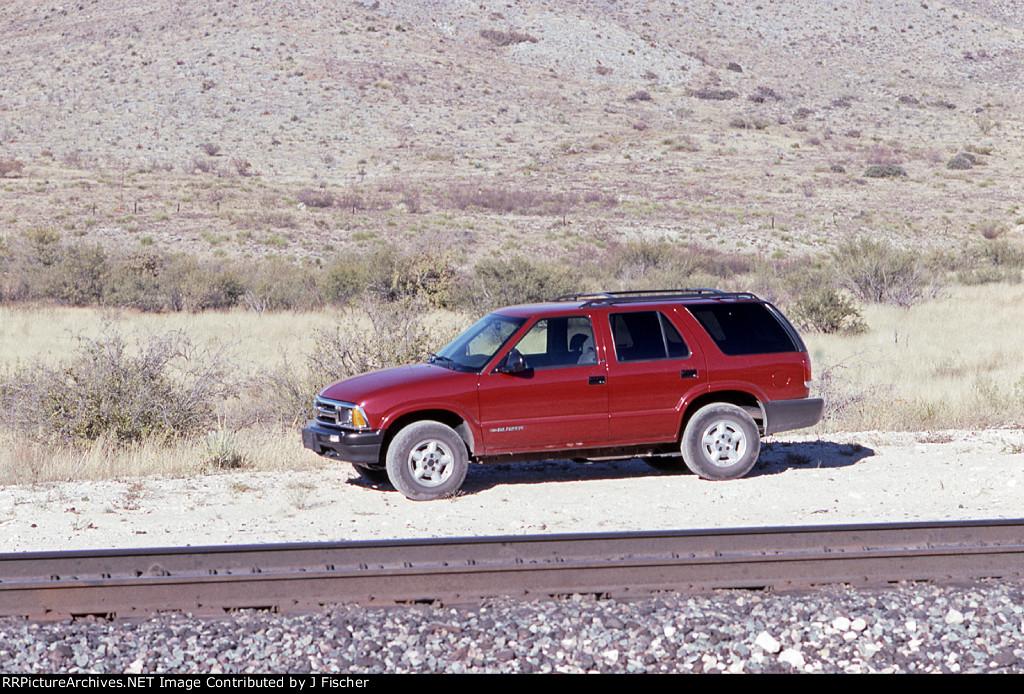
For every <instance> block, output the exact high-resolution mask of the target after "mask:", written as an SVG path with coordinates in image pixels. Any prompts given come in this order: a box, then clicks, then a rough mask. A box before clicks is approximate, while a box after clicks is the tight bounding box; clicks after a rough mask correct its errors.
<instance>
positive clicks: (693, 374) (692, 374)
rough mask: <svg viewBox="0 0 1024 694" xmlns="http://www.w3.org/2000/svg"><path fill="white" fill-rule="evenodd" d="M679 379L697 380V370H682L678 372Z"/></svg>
mask: <svg viewBox="0 0 1024 694" xmlns="http://www.w3.org/2000/svg"><path fill="white" fill-rule="evenodd" d="M679 378H697V369H683V370H682V371H680V372H679Z"/></svg>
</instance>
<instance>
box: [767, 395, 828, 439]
mask: <svg viewBox="0 0 1024 694" xmlns="http://www.w3.org/2000/svg"><path fill="white" fill-rule="evenodd" d="M824 409H825V401H824V400H822V399H821V398H799V399H797V400H773V401H770V402H766V403H764V416H765V420H766V421H765V427H764V435H765V436H767V435H768V434H777V433H779V432H780V431H792V430H793V429H803V428H804V427H810V426H814V425H815V424H817V423H818V422H820V421H821V413H822V411H824Z"/></svg>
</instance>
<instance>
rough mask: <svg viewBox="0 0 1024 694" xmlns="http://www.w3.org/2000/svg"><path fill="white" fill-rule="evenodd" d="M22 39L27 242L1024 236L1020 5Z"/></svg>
mask: <svg viewBox="0 0 1024 694" xmlns="http://www.w3.org/2000/svg"><path fill="white" fill-rule="evenodd" d="M0 36H2V41H0V63H2V67H0V163H2V168H3V174H4V178H3V179H0V231H2V232H3V233H5V234H16V233H18V232H23V231H25V230H28V229H33V228H40V227H53V228H57V229H61V230H63V232H64V233H65V234H68V235H73V236H76V237H84V238H85V239H87V240H99V241H102V242H103V243H104V244H113V245H118V246H121V247H128V248H133V247H135V246H138V245H139V244H140V243H141V244H146V245H155V246H157V247H160V248H164V249H191V250H198V251H213V252H216V253H218V254H226V255H228V256H252V255H267V254H280V255H284V256H290V257H319V256H322V255H324V254H325V250H324V249H325V248H327V249H339V248H340V249H345V248H350V247H352V245H353V244H359V243H363V242H365V241H367V240H368V239H369V240H374V241H384V242H387V243H390V242H392V241H394V240H398V241H402V242H405V241H414V240H415V239H417V238H424V237H427V238H430V239H433V240H440V242H443V243H456V244H458V245H459V246H460V247H461V248H463V249H464V250H465V252H466V253H468V254H469V255H468V258H469V259H471V258H473V257H479V256H481V255H484V254H486V253H489V252H494V251H498V250H500V249H509V248H511V249H517V250H523V251H530V250H534V251H536V250H540V249H544V250H545V252H548V249H550V248H551V247H553V246H554V247H556V248H558V249H563V248H564V249H567V250H568V251H574V250H575V251H577V252H580V249H585V248H586V247H587V246H586V243H587V242H588V241H591V242H594V243H604V242H608V241H614V240H619V239H624V238H635V237H638V236H647V237H655V238H661V237H663V238H667V239H669V240H673V241H676V240H679V241H688V240H689V241H700V242H703V243H711V244H717V245H720V246H721V248H722V249H723V250H730V249H742V250H743V251H746V252H753V253H761V254H772V253H774V254H777V255H782V254H788V255H793V254H802V253H807V252H814V251H818V250H821V249H822V248H825V247H827V246H828V245H829V243H830V242H832V241H835V240H837V239H841V238H845V237H848V236H851V235H857V234H871V235H873V236H883V237H885V238H889V239H892V240H894V241H896V242H898V243H901V244H903V245H909V246H920V245H925V246H929V247H941V246H944V245H947V244H950V243H956V242H958V241H960V240H962V239H963V238H965V237H968V236H972V235H976V234H977V232H978V230H979V229H981V228H992V227H993V226H995V227H997V228H999V229H1000V230H1001V233H1002V232H1009V233H1013V234H1020V233H1021V223H1024V217H1022V215H1021V214H1020V213H1019V212H1018V207H1017V206H1018V204H1019V200H1020V198H1021V193H1022V186H1024V184H1022V182H1021V179H1020V177H1019V175H1018V173H1019V171H1020V170H1021V168H1022V164H1024V161H1022V155H1024V147H1022V136H1024V130H1022V127H1024V123H1022V116H1021V114H1022V113H1024V111H1022V108H1021V106H1022V90H1024V81H1022V80H1021V79H1020V75H1021V74H1022V67H1024V7H1022V6H1021V5H1019V4H1017V3H1012V2H999V1H997V0H990V1H970V0H946V1H943V2H931V1H928V2H921V1H918V0H915V1H912V2H911V1H903V0H899V1H895V2H888V3H844V2H833V1H831V0H822V1H820V2H813V3H807V2H802V1H800V0H764V1H763V2H760V3H753V2H721V1H714V2H712V1H709V0H695V1H692V2H691V1H688V2H665V1H663V0H653V1H645V2H639V1H622V2H613V1H611V0H607V1H602V2H595V1H582V0H580V1H573V0H564V1H561V2H553V1H549V2H544V1H540V0H525V1H523V2H516V3H508V2H487V1H485V2H480V1H474V2H469V1H467V0H453V1H450V2H439V1H436V0H381V1H379V2H373V3H372V4H371V3H365V2H364V3H361V2H327V1H313V0H288V1H287V2H286V1H284V0H265V1H261V2H246V3H232V2H221V1H210V2H207V1H204V2H198V1H193V0H184V1H182V0H175V1H173V2H172V1H171V0H154V1H152V2H147V3H133V2H127V1H126V0H81V1H79V2H76V3H65V4H61V5H53V4H49V3H48V4H40V3H37V2H32V1H30V0H11V1H9V2H6V3H4V4H3V7H2V8H0ZM960 153H965V154H966V155H967V156H966V157H963V158H962V160H961V163H962V165H963V167H970V168H948V167H949V166H950V161H951V159H953V158H954V156H955V155H957V154H960ZM872 166H875V167H883V168H882V169H881V171H882V174H883V175H884V174H885V172H886V171H888V172H889V173H890V174H891V175H892V176H893V177H881V178H875V177H871V176H866V175H865V174H866V173H869V167H872ZM885 167H889V168H888V169H886V168H885ZM877 171H878V169H876V172H877ZM904 174H905V175H904ZM311 191H321V193H322V195H323V196H329V197H321V198H316V197H310V196H311V195H312V193H311ZM496 191H501V194H500V195H501V197H500V200H495V197H496V196H498V195H499V194H498V193H497V192H496ZM303 194H305V196H303ZM326 201H329V202H330V204H329V205H327V204H320V203H321V202H326ZM553 229H554V230H555V231H553ZM582 255H583V256H585V253H583V254H582Z"/></svg>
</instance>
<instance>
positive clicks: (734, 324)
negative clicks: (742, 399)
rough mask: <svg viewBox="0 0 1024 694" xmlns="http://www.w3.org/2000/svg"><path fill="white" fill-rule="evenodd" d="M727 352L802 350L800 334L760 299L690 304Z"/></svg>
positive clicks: (692, 311) (701, 321)
mask: <svg viewBox="0 0 1024 694" xmlns="http://www.w3.org/2000/svg"><path fill="white" fill-rule="evenodd" d="M688 309H689V311H690V313H691V314H693V317H694V318H696V319H697V322H698V323H700V324H701V326H702V327H703V328H704V330H706V331H707V333H708V335H710V336H711V339H712V340H714V341H715V344H716V345H718V348H719V349H720V350H722V353H723V354H728V355H730V356H741V355H745V354H773V353H778V352H802V351H803V350H804V347H803V344H802V343H801V342H800V338H799V337H798V336H797V335H796V332H795V331H794V330H793V329H792V327H790V326H789V325H788V324H787V323H786V321H785V319H784V318H783V317H782V316H781V315H779V314H777V313H776V312H775V311H774V310H772V309H770V308H769V307H768V306H766V305H765V304H760V303H753V302H750V303H729V304H714V305H708V306H690V307H688Z"/></svg>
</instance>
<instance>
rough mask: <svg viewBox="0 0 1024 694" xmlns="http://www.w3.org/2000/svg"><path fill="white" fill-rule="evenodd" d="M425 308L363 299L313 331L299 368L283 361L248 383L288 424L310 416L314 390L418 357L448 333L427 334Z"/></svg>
mask: <svg viewBox="0 0 1024 694" xmlns="http://www.w3.org/2000/svg"><path fill="white" fill-rule="evenodd" d="M425 316H426V307H425V306H424V304H423V303H422V302H419V301H415V300H408V299H406V300H399V301H390V302H382V301H374V300H368V301H365V302H364V303H363V305H362V307H361V309H360V310H359V311H357V312H354V313H353V314H351V315H350V316H349V318H348V319H347V320H346V321H344V322H341V323H338V324H337V325H335V326H334V327H333V328H330V329H324V330H319V331H317V332H316V334H315V335H314V346H313V349H312V351H310V352H309V354H307V355H306V358H305V360H304V363H303V365H302V366H301V367H299V368H295V367H293V366H290V365H289V364H288V363H287V362H286V363H285V364H283V365H282V367H281V368H279V369H277V370H274V371H271V372H268V373H264V374H261V375H260V377H259V378H258V380H257V381H255V382H254V384H253V386H254V388H255V390H256V391H257V397H256V399H257V400H258V401H259V402H262V403H264V405H265V406H266V407H267V409H268V410H269V412H268V414H269V415H270V416H273V417H275V418H279V419H282V420H284V421H286V422H289V423H291V424H296V423H300V422H303V421H305V420H306V419H309V418H311V417H312V416H313V403H314V397H315V396H316V394H317V392H319V391H320V390H321V389H323V388H324V387H325V386H327V385H330V384H331V383H333V382H335V381H339V380H341V379H344V378H348V377H350V376H355V375H357V374H361V373H365V372H367V371H374V370H377V369H384V368H388V367H391V366H400V365H402V364H410V363H413V362H417V361H422V360H423V359H425V358H426V356H427V354H428V350H430V349H436V348H437V347H439V346H440V345H442V344H444V343H446V342H448V341H449V340H450V339H451V338H454V335H447V334H445V335H432V334H430V333H429V332H428V331H427V329H426V326H425V324H424V322H423V320H424V318H425Z"/></svg>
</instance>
